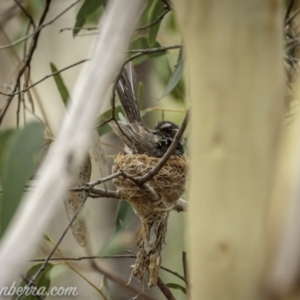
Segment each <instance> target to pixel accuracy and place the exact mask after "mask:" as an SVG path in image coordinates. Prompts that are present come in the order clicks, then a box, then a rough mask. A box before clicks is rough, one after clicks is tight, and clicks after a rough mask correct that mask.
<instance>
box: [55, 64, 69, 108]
mask: <svg viewBox="0 0 300 300" xmlns="http://www.w3.org/2000/svg"><path fill="white" fill-rule="evenodd" d="M50 68H51V71H52V73H55V72H57V68H56V66H55V65H54V64H53V63H50ZM53 77H54V80H55V83H56V86H57V88H58V91H59V93H60V95H61V98H62V101H63V102H64V104H65V105H67V103H68V99H69V98H70V94H69V91H68V89H67V87H66V85H65V83H64V81H63V79H62V77H61V76H60V74H57V75H54V76H53Z"/></svg>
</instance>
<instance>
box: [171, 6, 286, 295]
mask: <svg viewBox="0 0 300 300" xmlns="http://www.w3.org/2000/svg"><path fill="white" fill-rule="evenodd" d="M175 8H176V12H177V15H178V19H179V23H180V25H181V26H180V27H181V30H182V34H183V36H184V42H185V52H186V56H187V69H188V72H187V73H188V79H189V83H190V90H189V92H190V98H191V107H192V108H191V122H192V124H191V135H190V148H191V164H190V171H191V174H190V177H191V182H190V187H189V209H188V217H187V220H188V231H187V243H188V246H189V267H190V275H191V276H190V278H191V293H190V294H191V299H205V300H213V299H222V300H235V299H236V300H244V299H249V300H250V299H251V300H252V299H256V300H259V299H266V296H265V294H264V292H263V288H262V287H263V273H264V264H265V260H266V255H265V254H266V253H265V250H266V222H267V208H268V204H269V199H270V194H271V193H270V190H271V189H270V186H271V182H272V175H273V166H274V161H275V157H276V150H277V145H278V140H279V139H278V136H279V133H280V130H281V121H282V114H281V112H282V111H283V95H284V77H283V61H282V60H283V51H282V45H283V41H282V36H283V33H282V30H283V29H282V23H283V20H282V15H281V2H280V1H261V0H253V1H248V0H236V1H233V0H231V1H217V0H213V1H211V0H203V1H186V0H178V1H175Z"/></svg>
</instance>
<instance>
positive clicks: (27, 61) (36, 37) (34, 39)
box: [0, 0, 52, 125]
mask: <svg viewBox="0 0 300 300" xmlns="http://www.w3.org/2000/svg"><path fill="white" fill-rule="evenodd" d="M51 1H52V0H46V5H45V8H44V11H43V13H42V15H41V17H40V20H39V27H40V26H41V24H43V22H44V20H45V18H46V15H47V13H48V11H49V7H50V4H51ZM40 32H41V31H40V30H39V31H37V30H36V31H35V34H34V35H33V37H32V41H31V45H30V48H29V50H28V53H27V55H26V57H25V60H24V62H23V65H22V66H21V68H20V70H19V72H18V74H17V78H16V82H15V85H14V87H13V92H12V94H14V93H15V92H16V90H17V88H18V86H19V85H20V80H21V77H22V75H23V74H24V72H25V70H26V69H27V68H30V63H31V59H32V56H33V53H34V51H35V49H36V46H37V43H38V40H39V36H40ZM0 49H1V47H0ZM13 97H14V96H9V98H8V99H7V100H6V106H5V108H4V109H3V111H1V116H0V125H1V123H2V121H3V118H4V116H5V114H6V112H7V110H8V108H9V106H10V104H11V101H12V99H13Z"/></svg>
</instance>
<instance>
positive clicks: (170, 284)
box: [166, 283, 186, 294]
mask: <svg viewBox="0 0 300 300" xmlns="http://www.w3.org/2000/svg"><path fill="white" fill-rule="evenodd" d="M166 286H167V287H169V288H170V289H175V290H181V291H182V292H183V293H184V294H186V288H185V287H183V286H182V285H179V284H177V283H167V284H166Z"/></svg>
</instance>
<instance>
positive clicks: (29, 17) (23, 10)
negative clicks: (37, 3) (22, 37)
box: [14, 0, 36, 30]
mask: <svg viewBox="0 0 300 300" xmlns="http://www.w3.org/2000/svg"><path fill="white" fill-rule="evenodd" d="M14 1H15V3H16V4H17V5H18V6H19V7H20V9H21V10H22V12H23V13H24V15H25V16H26V17H27V18H28V19H29V24H31V25H32V27H33V29H34V30H35V29H36V25H35V22H34V20H33V18H32V16H31V14H30V13H29V12H28V11H27V10H26V8H25V7H24V6H23V5H22V4H21V2H19V0H14Z"/></svg>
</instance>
